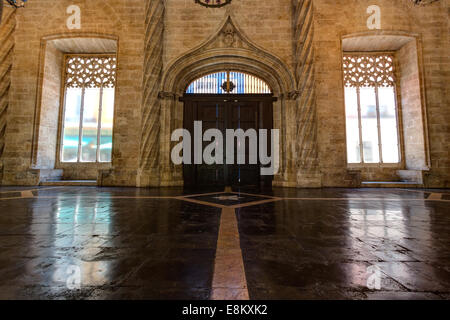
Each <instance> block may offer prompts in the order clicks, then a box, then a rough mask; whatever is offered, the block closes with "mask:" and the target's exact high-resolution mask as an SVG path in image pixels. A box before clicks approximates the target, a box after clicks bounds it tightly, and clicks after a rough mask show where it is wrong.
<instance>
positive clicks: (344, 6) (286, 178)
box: [0, 0, 450, 187]
mask: <svg viewBox="0 0 450 320" xmlns="http://www.w3.org/2000/svg"><path fill="white" fill-rule="evenodd" d="M449 1H450V0H441V1H439V2H437V3H434V4H432V5H430V6H427V7H414V6H413V5H412V4H411V1H409V0H396V1H392V0H375V1H372V0H371V1H369V0H345V1H329V0H264V1H254V0H248V1H242V0H241V1H239V0H235V1H233V2H232V4H231V5H229V6H226V7H224V8H222V9H207V8H204V7H202V6H199V5H196V4H195V3H194V1H193V0H192V1H191V0H166V1H160V0H97V1H82V0H75V1H69V0H59V1H57V3H56V4H55V2H54V1H50V0H33V1H30V2H29V3H27V6H26V8H25V9H20V10H18V11H17V13H16V15H15V16H12V18H11V19H7V18H6V19H5V18H4V21H3V23H2V26H1V27H0V38H1V40H2V41H1V47H0V61H1V63H2V65H1V68H0V156H1V160H2V162H3V164H4V166H3V167H4V168H3V172H4V173H3V184H30V185H35V184H37V183H39V174H38V173H36V171H35V170H33V169H32V154H33V152H32V143H33V139H34V138H35V137H34V135H35V133H34V132H35V130H34V129H33V124H36V119H37V118H36V117H35V110H36V106H37V105H38V101H36V97H37V92H38V88H37V85H38V83H39V81H38V77H39V57H40V55H41V54H42V52H41V50H42V49H41V47H42V39H43V38H44V37H48V36H50V35H61V36H62V37H63V36H80V37H83V36H87V37H88V36H101V35H103V36H105V35H107V36H112V37H117V38H118V39H119V45H118V75H117V96H116V107H115V108H116V111H115V123H114V146H113V164H112V168H111V169H106V170H101V172H100V184H102V185H121V186H136V185H137V186H158V185H171V184H174V185H175V184H179V183H180V181H179V178H180V175H179V172H178V171H179V170H178V171H177V174H176V176H177V178H176V179H175V175H173V172H172V173H171V171H173V169H174V168H173V167H171V166H170V165H169V164H168V157H169V152H170V141H166V140H167V137H170V130H171V129H172V128H174V126H175V125H177V124H179V123H180V121H181V120H182V113H180V109H181V110H182V103H180V102H179V101H177V100H176V99H177V98H178V97H179V96H177V94H178V95H179V94H180V93H179V92H164V88H163V87H162V86H163V84H162V83H163V80H164V79H163V78H164V76H163V75H164V74H166V73H167V71H168V70H169V68H171V66H173V63H174V62H175V61H178V60H177V59H180V58H181V57H183V56H185V55H188V54H189V53H192V50H193V49H195V48H197V47H198V46H199V45H200V44H202V43H206V41H207V40H208V39H209V38H211V37H213V36H216V33H217V32H218V30H219V28H220V27H221V26H223V23H224V21H225V20H226V18H227V16H231V17H232V21H233V23H235V24H236V26H237V27H238V28H239V30H240V31H242V33H243V34H245V36H246V37H247V38H248V39H249V41H250V42H251V43H253V44H255V45H256V46H257V47H258V49H257V50H260V51H261V52H263V55H272V56H273V57H276V59H278V58H279V61H280V63H279V64H276V68H278V69H280V70H277V71H280V72H284V73H285V74H292V75H293V78H294V82H295V83H294V85H293V86H292V88H290V89H289V90H290V91H289V92H281V91H280V92H278V93H277V94H278V95H279V96H278V98H279V101H278V102H276V103H275V105H274V107H275V114H274V119H275V122H276V125H275V126H276V127H277V126H279V127H280V128H281V129H282V132H283V137H282V141H283V145H282V152H283V157H284V158H283V159H282V163H283V174H282V176H281V177H277V179H276V181H277V182H278V183H279V185H285V186H297V187H317V186H327V187H328V186H342V187H344V186H355V185H357V181H358V174H357V173H355V171H354V170H353V169H352V168H349V167H348V165H347V162H346V137H345V107H344V91H343V83H342V46H341V39H342V37H343V36H345V35H349V34H356V33H361V32H368V31H369V30H368V27H367V19H368V17H369V14H368V13H367V11H366V10H367V8H368V7H369V6H370V5H379V6H380V8H381V30H378V32H403V33H405V34H408V35H409V34H414V35H418V36H417V38H418V39H419V40H418V41H419V42H418V44H419V47H418V48H419V50H417V57H415V56H413V53H411V51H410V50H409V49H408V48H407V47H405V48H403V51H399V52H398V56H399V57H400V60H402V61H410V60H411V61H412V60H415V59H416V58H417V61H418V68H417V72H416V71H411V70H408V65H409V63H406V64H402V63H400V67H401V69H402V70H403V72H404V74H408V76H406V75H405V76H404V77H403V78H402V80H401V81H402V82H404V83H406V84H407V83H410V82H411V81H413V82H414V86H415V89H413V88H412V87H410V88H408V89H404V90H403V89H402V90H403V91H402V95H401V96H402V103H403V104H407V105H408V106H409V109H408V112H411V114H417V112H419V102H418V100H417V99H418V98H417V97H418V96H417V94H418V93H417V86H418V85H419V86H421V88H422V89H424V90H423V92H421V93H420V99H421V106H420V108H421V112H422V114H423V120H424V122H423V123H424V131H425V133H426V134H424V135H423V145H425V148H426V149H425V156H420V161H422V160H423V159H426V157H427V154H426V153H427V152H426V151H427V150H429V158H430V159H431V170H430V172H429V176H428V179H427V180H426V183H427V185H428V186H433V187H444V186H449V184H450V182H449V181H450V167H449V166H450V160H449V149H450V142H449V140H450V139H448V137H449V133H450V132H449V123H450V119H449V116H450V113H449V112H448V111H449V101H448V99H449V85H448V83H450V79H449V72H448V69H449V61H448V59H449V58H448V52H449V38H448V9H449ZM72 4H76V5H79V6H80V8H81V22H82V26H81V29H80V30H69V29H68V28H67V26H66V19H67V18H68V16H69V15H68V14H67V13H66V9H67V7H68V6H69V5H72ZM5 14H7V11H6V12H5ZM16 24H17V26H18V27H17V28H16V29H15V31H14V34H12V32H10V31H12V30H13V29H14V25H16ZM12 47H14V51H13V52H14V54H13V55H12V54H11V53H12V51H10V49H9V48H12ZM227 50H229V49H223V50H222V51H221V52H222V53H227V52H230V51H227ZM255 50H256V49H255ZM218 52H219V51H218ZM255 52H256V51H255ZM11 59H13V60H12V61H13V64H12V68H10V66H11ZM276 59H275V58H273V60H272V61H278V60H276ZM268 61H269V60H268ZM277 63H278V62H277ZM274 66H275V65H272V66H271V67H274ZM241 67H242V70H243V71H245V70H250V68H251V67H252V66H247V67H248V68H247V67H245V66H242V65H241ZM281 69H283V70H281ZM261 70H263V69H261ZM275 73H276V72H275ZM275 73H274V74H275ZM274 74H269V73H267V74H264V77H266V78H267V79H266V80H267V81H268V82H270V81H269V80H271V79H269V78H270V77H275V75H274ZM261 76H263V74H261ZM264 77H263V78H264ZM286 78H289V76H287V77H286ZM9 79H11V86H9V81H10V80H9ZM187 84H188V83H184V85H187ZM287 87H291V86H290V85H287V86H286V88H287ZM51 95H52V94H51V93H48V94H47V96H48V97H50V96H51ZM44 96H45V95H44ZM402 107H403V106H402ZM6 109H7V110H8V113H7V114H6V112H5V110H6ZM403 109H404V108H403ZM180 115H181V116H180ZM5 119H7V120H6V121H5ZM408 119H409V120H408ZM5 123H7V126H6V130H5V129H4V128H5ZM53 124H54V122H53V121H52V125H53ZM411 124H412V122H411V117H409V118H408V113H407V114H406V120H405V122H404V125H405V128H412V127H411ZM38 129H39V132H44V131H45V128H44V127H41V126H39V128H38ZM405 132H407V131H405ZM408 135H409V134H408ZM3 146H4V147H3ZM406 148H413V149H414V146H413V144H409V146H407V147H406ZM2 150H3V152H2ZM408 150H409V151H408V152H407V153H408V154H412V153H414V152H412V153H411V152H410V149H408ZM406 160H407V161H406V164H405V168H400V169H407V168H408V167H409V168H418V167H419V166H418V161H419V160H418V159H413V157H411V158H407V159H406ZM40 161H42V163H43V164H46V165H47V164H48V166H49V167H51V166H52V163H51V161H50V162H48V161H46V160H45V158H42V159H40ZM420 161H419V162H420ZM397 169H399V168H390V169H384V168H370V169H366V168H360V169H359V172H360V173H359V175H360V176H361V177H362V178H363V179H370V180H388V179H389V180H392V179H395V172H396V170H397ZM74 170H75V169H74ZM175 180H177V181H175Z"/></svg>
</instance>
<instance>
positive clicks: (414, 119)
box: [396, 41, 428, 170]
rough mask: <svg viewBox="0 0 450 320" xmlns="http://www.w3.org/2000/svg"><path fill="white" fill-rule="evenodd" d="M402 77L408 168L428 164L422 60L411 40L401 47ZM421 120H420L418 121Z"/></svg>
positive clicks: (422, 166) (417, 167)
mask: <svg viewBox="0 0 450 320" xmlns="http://www.w3.org/2000/svg"><path fill="white" fill-rule="evenodd" d="M396 59H397V63H398V67H399V70H398V81H399V90H400V92H399V95H400V97H401V98H400V104H401V106H402V119H403V123H402V124H403V133H404V134H403V137H404V148H405V162H406V163H405V165H406V168H407V169H411V170H422V169H424V168H427V166H428V161H427V156H426V153H425V149H424V146H425V139H426V137H425V135H424V130H425V128H424V121H423V114H422V110H423V109H422V91H421V86H420V84H421V79H420V72H419V64H418V59H419V58H418V55H417V45H416V42H415V41H410V42H409V43H407V44H406V45H404V46H403V47H402V48H401V49H400V50H398V52H397V55H396ZM418 120H419V121H418Z"/></svg>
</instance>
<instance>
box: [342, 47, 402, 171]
mask: <svg viewBox="0 0 450 320" xmlns="http://www.w3.org/2000/svg"><path fill="white" fill-rule="evenodd" d="M344 83H345V110H346V127H347V159H348V162H349V163H369V164H370V163H372V164H373V163H375V164H376V163H399V162H400V154H399V135H398V118H397V106H396V98H395V94H396V93H395V76H394V59H393V57H392V56H390V55H385V54H383V55H345V56H344Z"/></svg>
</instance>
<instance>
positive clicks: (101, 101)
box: [61, 56, 116, 163]
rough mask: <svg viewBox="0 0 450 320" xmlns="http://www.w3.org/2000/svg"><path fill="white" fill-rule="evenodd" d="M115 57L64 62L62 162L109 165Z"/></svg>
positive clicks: (94, 57)
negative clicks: (106, 163) (104, 163)
mask: <svg viewBox="0 0 450 320" xmlns="http://www.w3.org/2000/svg"><path fill="white" fill-rule="evenodd" d="M115 75H116V58H114V57H108V56H102V57H97V56H92V57H86V56H77V57H69V58H68V59H67V62H66V82H65V108H64V127H63V137H62V144H61V145H62V150H61V161H62V162H74V163H75V162H111V159H112V131H113V117H114V94H115Z"/></svg>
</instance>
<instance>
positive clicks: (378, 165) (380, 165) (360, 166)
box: [347, 163, 403, 170]
mask: <svg viewBox="0 0 450 320" xmlns="http://www.w3.org/2000/svg"><path fill="white" fill-rule="evenodd" d="M347 168H348V169H368V168H390V169H398V170H401V169H402V168H403V165H402V164H401V163H348V164H347Z"/></svg>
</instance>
